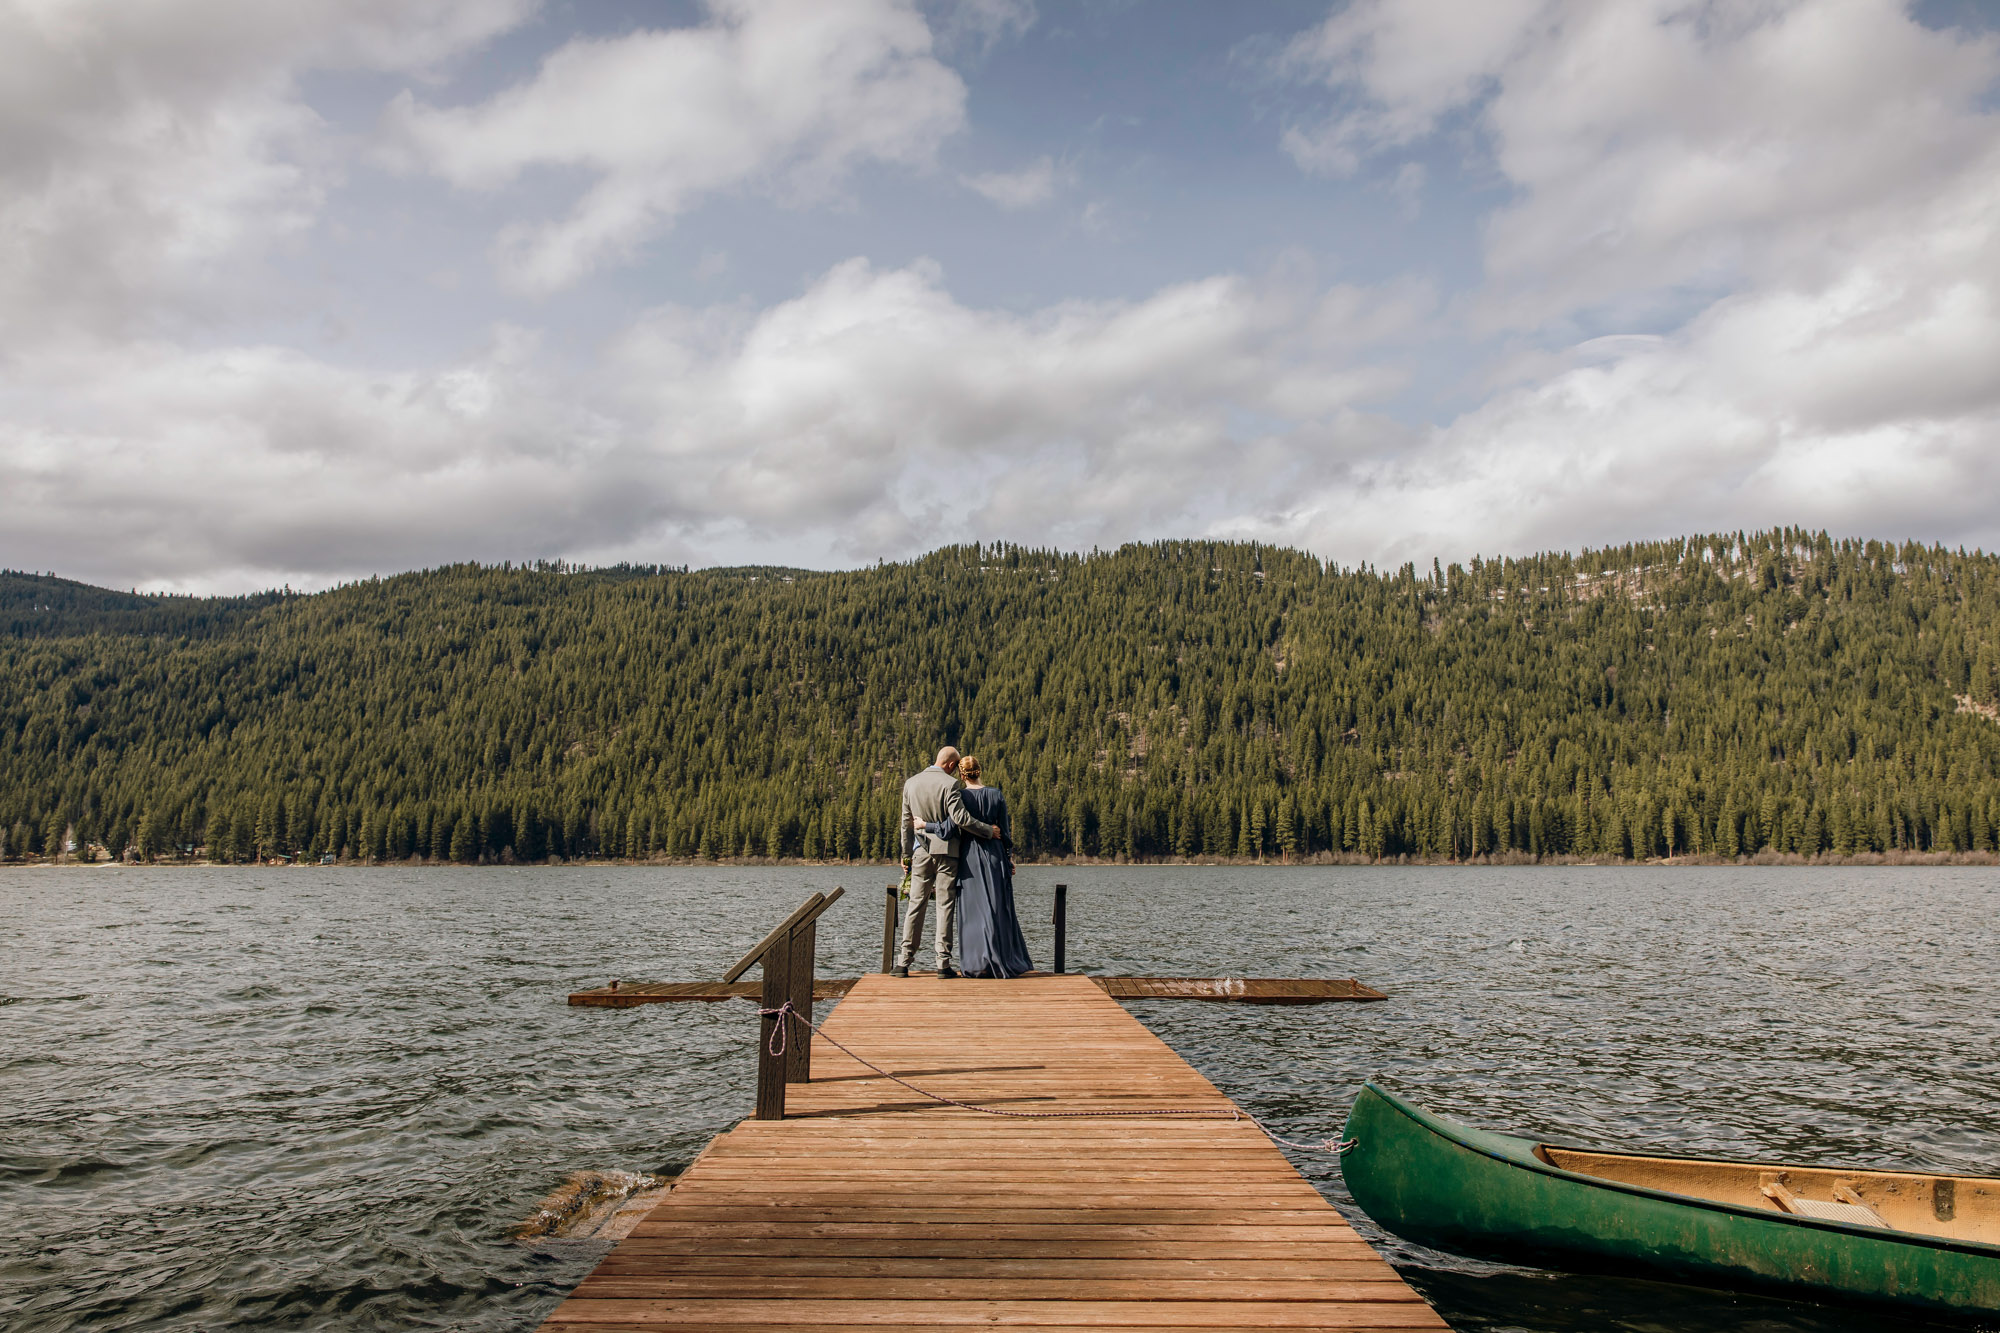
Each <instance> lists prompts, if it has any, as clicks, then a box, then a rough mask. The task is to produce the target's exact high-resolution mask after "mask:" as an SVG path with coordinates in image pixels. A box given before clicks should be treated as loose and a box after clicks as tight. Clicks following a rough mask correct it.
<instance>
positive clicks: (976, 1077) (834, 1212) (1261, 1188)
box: [544, 975, 1446, 1333]
mask: <svg viewBox="0 0 2000 1333" xmlns="http://www.w3.org/2000/svg"><path fill="white" fill-rule="evenodd" d="M822 1026H824V1027H825V1028H826V1030H827V1032H828V1033H829V1034H830V1035H831V1036H833V1037H835V1038H838V1039H839V1040H840V1041H842V1042H844V1043H846V1044H848V1045H851V1046H852V1047H854V1048H855V1050H856V1051H858V1052H859V1053H860V1054H862V1055H865V1056H867V1057H868V1058H869V1059H871V1060H873V1061H875V1062H876V1063H878V1064H880V1065H882V1066H883V1067H884V1068H886V1069H889V1070H892V1071H894V1072H895V1073H897V1074H898V1075H900V1076H901V1077H903V1078H906V1079H908V1080H909V1081H910V1082H912V1083H914V1084H917V1085H918V1086H920V1087H922V1088H925V1089H928V1090H930V1091H932V1092H936V1093H939V1094H942V1095H944V1096H947V1097H952V1098H956V1099H959V1100H962V1101H971V1102H977V1103H979V1104H980V1105H983V1106H988V1107H993V1108H996V1109H1004V1110H1011V1111H1043V1112H1053V1111H1063V1112H1078V1111H1091V1112H1108V1113H1114V1114H1112V1115H1108V1116H1104V1117H1101V1118H1077V1119H1011V1118H1001V1117H996V1116H990V1115H984V1114H981V1113H979V1112H976V1111H971V1110H964V1109H959V1108H956V1107H950V1106H941V1105H939V1104H937V1103H935V1102H932V1101H928V1100H926V1099H924V1098H922V1097H919V1096H917V1095H916V1094H914V1093H912V1092H910V1091H908V1090H907V1089H905V1088H903V1087H901V1086H898V1085H897V1084H895V1083H893V1082H890V1081H888V1080H887V1079H884V1078H882V1077H879V1076H877V1075H875V1074H873V1073H871V1072H870V1071H869V1070H868V1069H866V1068H864V1067H863V1066H861V1065H859V1064H857V1063H856V1062H855V1061H853V1060H851V1059H849V1058H848V1057H846V1056H845V1055H843V1054H841V1053H840V1052H839V1051H838V1050H836V1049H835V1048H834V1047H833V1046H832V1045H831V1044H830V1043H828V1042H827V1041H825V1040H824V1039H820V1040H816V1041H815V1042H814V1043H813V1046H812V1052H811V1058H812V1077H811V1081H809V1082H805V1083H795V1084H792V1085H791V1086H790V1088H789V1089H788V1098H787V1103H786V1118H785V1119H783V1120H748V1121H745V1122H743V1123H742V1124H739V1125H738V1126H737V1127H736V1128H734V1129H732V1130H730V1131H728V1132H727V1133H725V1134H722V1135H720V1136H719V1137H717V1138H716V1139H715V1140H714V1141H713V1142H712V1143H710V1144H709V1146H708V1148H707V1149H706V1150H705V1151H704V1152H703V1153H702V1155H701V1156H700V1157H699V1158H698V1159H697V1160H696V1162H695V1163H694V1165H693V1166H692V1167H690V1168H689V1169H688V1171H687V1172H686V1174H684V1175H683V1176H682V1177H681V1178H680V1181H679V1182H678V1183H677V1184H676V1185H675V1187H674V1189H673V1190H672V1192H671V1193H669V1194H668V1195H667V1196H666V1198H665V1199H664V1200H663V1201H662V1202H661V1203H660V1205H659V1206H658V1207H657V1208H655V1209H654V1210H653V1212H652V1213H651V1214H650V1215H649V1216H648V1217H647V1218H646V1220H645V1221H643V1222H641V1223H640V1224H639V1225H638V1227H637V1228H636V1229H635V1230H634V1231H633V1232H632V1234H631V1235H630V1236H629V1237H628V1238H627V1239H625V1240H624V1241H622V1242H621V1243H620V1244H619V1245H618V1247H617V1248H616V1249H615V1250H613V1251H612V1252H611V1253H610V1254H609V1255H608V1256H607V1257H606V1258H605V1259H604V1261H603V1262H602V1263H601V1264H600V1265H599V1266H598V1267H597V1269H596V1271H595V1272H593V1273H592V1274H591V1275H590V1276H589V1277H587V1278H585V1279H584V1281H583V1283H582V1284H581V1285H580V1286H578V1288H577V1289H576V1291H575V1293H574V1294H573V1295H572V1296H570V1298H569V1299H568V1300H566V1301H564V1302H563V1304H562V1305H560V1306H558V1307H557V1308H556V1310H555V1312H554V1313H553V1314H551V1315H550V1316H549V1319H548V1322H547V1323H546V1324H545V1325H544V1327H545V1328H547V1329H550V1330H552V1331H553V1333H636V1331H637V1330H641V1329H646V1328H657V1329H662V1330H667V1329H671V1330H673V1331H674V1333H803V1331H804V1330H807V1329H841V1328H847V1327H853V1328H856V1329H859V1328H860V1327H861V1326H866V1329H867V1333H915V1331H916V1330H945V1329H954V1330H955V1329H963V1328H967V1327H996V1326H997V1327H1005V1328H1010V1329H1037V1330H1065V1331H1067V1333H1099V1331H1102V1330H1112V1329H1116V1330H1123V1331H1125V1333H1132V1331H1133V1330H1155V1329H1157V1330H1168V1329H1173V1330H1192V1329H1229V1328H1259V1329H1285V1330H1294V1329H1342V1330H1348V1333H1358V1331H1360V1330H1369V1329H1412V1328H1418V1329H1442V1328H1445V1327H1446V1325H1445V1323H1444V1321H1443V1320H1441V1319H1440V1318H1439V1317H1438V1316H1437V1314H1436V1313H1435V1312H1433V1311H1432V1310H1431V1309H1430V1307H1429V1306H1427V1305H1425V1304H1424V1303H1423V1301H1422V1300H1421V1299H1420V1298H1419V1297H1418V1296H1417V1294H1416V1293H1415V1292H1414V1291H1412V1290H1411V1289H1410V1288H1409V1287H1408V1286H1407V1285H1406V1284H1404V1282H1403V1281H1402V1279H1400V1278H1399V1277H1397V1276H1396V1273H1395V1271H1394V1270H1393V1269H1391V1268H1390V1267H1389V1266H1388V1265H1387V1264H1386V1263H1384V1262H1383V1261H1382V1260H1381V1259H1380V1258H1379V1257H1377V1255H1376V1254H1375V1252H1374V1251H1373V1250H1372V1249H1370V1248H1369V1247H1368V1245H1367V1244H1366V1243H1365V1242H1364V1241H1362V1239H1361V1238H1360V1237H1359V1236H1358V1235H1356V1234H1355V1232H1354V1231H1353V1230H1352V1229H1351V1228H1349V1227H1348V1225H1347V1224H1346V1222H1344V1221H1343V1220H1342V1219H1341V1217H1340V1215H1339V1214H1338V1213H1336V1212H1335V1211H1334V1210H1333V1209H1332V1208H1331V1207H1330V1206H1328V1204H1327V1203H1326V1201H1325V1200H1324V1199H1322V1198H1321V1197H1320V1195H1319V1193H1318V1191H1316V1190H1315V1189H1313V1187H1312V1186H1311V1185H1310V1184H1308V1183H1307V1182H1306V1181H1305V1180H1304V1179H1303V1178H1302V1177H1301V1176H1300V1175H1299V1174H1298V1172H1297V1171H1296V1170H1294V1169H1293V1168H1292V1166H1291V1164H1290V1163H1289V1162H1287V1161H1286V1160H1285V1158H1284V1155H1283V1154H1282V1153H1280V1152H1279V1151H1278V1149H1277V1148H1276V1147H1275V1146H1273V1145H1272V1143H1271V1142H1270V1140H1269V1139H1267V1138H1266V1137H1265V1136H1264V1134H1263V1133H1262V1132H1260V1131H1259V1130H1258V1129H1257V1127H1256V1126H1255V1125H1253V1124H1251V1123H1249V1122H1248V1121H1243V1120H1229V1119H1224V1118H1219V1116H1220V1115H1226V1114H1227V1113H1228V1112H1229V1111H1230V1109H1231V1103H1230V1102H1229V1100H1228V1099H1227V1098H1225V1097H1224V1096H1223V1095H1222V1094H1221V1093H1220V1092H1218V1091H1217V1090H1216V1088H1215V1087H1214V1085H1212V1084H1211V1083H1209V1081H1208V1080H1207V1079H1205V1078H1203V1077H1202V1076H1201V1075H1200V1074H1198V1073H1196V1072H1195V1070H1194V1069H1193V1068H1191V1067H1190V1066H1189V1065H1188V1064H1187V1063H1186V1062H1185V1061H1183V1060H1181V1059H1180V1058H1179V1057H1178V1056H1176V1055H1175V1054H1174V1053H1173V1052H1172V1051H1171V1050H1169V1049H1168V1048H1167V1046H1166V1045H1165V1043H1163V1042H1161V1041H1160V1040H1159V1039H1158V1038H1157V1037H1155V1036H1154V1035H1153V1034H1152V1033H1151V1032H1149V1031H1147V1030H1146V1028H1145V1027H1143V1026H1142V1025H1141V1024H1140V1023H1139V1022H1138V1021H1137V1020H1136V1019H1134V1018H1133V1017H1132V1016H1131V1015H1129V1014H1127V1013H1126V1012H1125V1011H1124V1010H1123V1009H1122V1008H1120V1007H1119V1005H1118V1003H1117V1002H1116V1001H1115V1000H1113V999H1112V998H1111V997H1110V996H1109V995H1108V994H1106V992H1105V990H1104V989H1103V988H1102V987H1100V986H1099V985H1097V984H1096V983H1095V981H1094V980H1093V979H1091V978H1089V977H1082V976H1048V977H1031V978H1023V979H1020V980H1015V981H977V980H958V981H950V982H941V981H938V980H936V979H935V978H932V977H912V978H909V979H907V980H894V979H891V978H889V977H886V976H881V975H874V976H867V977H863V978H861V979H860V980H859V981H857V982H855V983H854V985H853V987H852V989H851V990H850V991H849V992H848V994H847V996H846V998H845V999H843V1000H842V1001H841V1002H840V1004H839V1005H838V1007H837V1008H835V1009H834V1010H833V1012H832V1013H831V1014H830V1015H829V1016H827V1018H826V1019H825V1021H824V1022H823V1024H822ZM745 1028H746V1033H753V1032H754V1031H755V1030H756V1024H755V1021H754V1019H753V1018H751V1017H750V1016H748V1015H747V1014H746V1019H745ZM747 1046H748V1042H747V1041H746V1047H747ZM745 1058H746V1060H747V1059H748V1058H749V1052H748V1050H747V1049H746V1053H745ZM1149 1110H1151V1111H1181V1112H1198V1113H1205V1114H1207V1115H1217V1116H1218V1118H1213V1119H1207V1118H1195V1117H1193V1116H1182V1117H1158V1118H1142V1117H1139V1116H1135V1115H1132V1114H1130V1113H1132V1112H1137V1111H1149ZM1337 1110H1338V1108H1335V1107H1332V1106H1329V1107H1328V1108H1327V1114H1328V1117H1329V1124H1328V1126H1327V1128H1328V1129H1329V1130H1331V1128H1332V1124H1331V1119H1332V1117H1333V1116H1335V1115H1336V1114H1337Z"/></svg>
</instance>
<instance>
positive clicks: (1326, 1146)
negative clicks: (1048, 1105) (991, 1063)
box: [757, 1000, 1359, 1157]
mask: <svg viewBox="0 0 2000 1333" xmlns="http://www.w3.org/2000/svg"><path fill="white" fill-rule="evenodd" d="M757 1013H758V1016H759V1017H762V1018H775V1019H776V1020H777V1022H776V1023H775V1024H773V1025H772V1026H773V1031H772V1033H771V1042H770V1045H769V1047H768V1048H767V1049H769V1051H770V1052H771V1055H772V1056H773V1058H775V1057H777V1056H781V1055H783V1054H784V1053H785V1041H786V1038H785V1033H787V1032H788V1031H790V1029H791V1026H792V1025H791V1023H790V1022H789V1021H787V1020H789V1019H797V1020H798V1021H799V1022H801V1023H803V1024H805V1025H806V1027H807V1028H809V1029H811V1030H812V1032H813V1033H814V1034H816V1035H817V1036H818V1037H819V1038H820V1040H822V1041H824V1042H826V1043H827V1044H828V1045H830V1046H832V1047H833V1048H834V1049H835V1050H837V1051H839V1052H841V1053H842V1054H843V1055H846V1056H847V1057H848V1058H849V1059H851V1060H854V1061H855V1062H856V1063H858V1064H862V1065H865V1066H867V1067H868V1068H869V1069H872V1070H874V1071H875V1072H876V1073H877V1074H880V1075H881V1076H882V1077H883V1078H886V1079H888V1080H889V1081H890V1082H891V1083H896V1084H900V1085H901V1086H903V1087H905V1088H908V1089H909V1090H910V1091H911V1092H914V1093H916V1094H917V1095H918V1096H919V1097H925V1098H928V1099H929V1100H931V1101H934V1102H937V1103H939V1104H940V1105H943V1106H956V1107H958V1108H959V1109H960V1110H965V1111H977V1112H979V1114H981V1115H997V1116H1006V1117H1008V1118H1010V1119H1015V1120H1124V1119H1130V1118H1138V1117H1146V1118H1162V1117H1177V1118H1180V1119H1184V1120H1248V1121H1249V1122H1250V1123H1251V1124H1253V1125H1255V1126H1256V1127H1257V1128H1258V1129H1260V1130H1262V1131H1264V1135H1265V1137H1266V1138H1268V1139H1270V1140H1271V1141H1272V1142H1273V1143H1278V1144H1282V1145H1283V1146H1285V1147H1287V1148H1296V1149H1299V1150H1300V1151H1302V1152H1325V1153H1332V1154H1333V1155H1334V1156H1336V1157H1338V1156H1340V1155H1342V1154H1344V1153H1346V1152H1348V1151H1350V1150H1351V1149H1353V1148H1354V1146H1355V1145H1356V1143H1358V1142H1359V1140H1357V1139H1324V1140H1322V1141H1320V1142H1318V1143H1301V1142H1299V1141H1297V1140H1295V1139H1288V1138H1285V1137H1284V1136H1283V1135H1281V1134H1279V1133H1278V1132H1277V1131H1276V1130H1274V1129H1272V1128H1271V1127H1270V1126H1269V1125H1267V1124H1265V1123H1264V1122H1263V1121H1262V1120H1259V1119H1258V1118H1257V1117H1256V1116H1254V1115H1252V1114H1250V1112H1248V1111H1245V1110H1243V1109H1242V1108H1241V1107H1237V1106H1231V1107H1230V1108H1229V1109H1228V1110H1227V1111H1159V1110H1155V1111H1003V1110H1001V1109H1000V1108H999V1107H996V1106H980V1105H978V1104H977V1103H975V1102H962V1101H959V1100H958V1099H957V1098H955V1097H947V1096H945V1095H944V1094H942V1093H937V1092H932V1091H930V1090H929V1089H928V1088H920V1087H918V1086H917V1085H916V1084H914V1083H912V1082H910V1081H909V1080H908V1079H906V1078H902V1077H900V1076H898V1075H895V1074H892V1073H890V1072H889V1071H888V1070H886V1069H884V1068H882V1066H880V1065H878V1064H876V1063H875V1062H874V1061H873V1060H870V1059H869V1058H868V1057H866V1056H864V1055H862V1054H860V1053H859V1052H857V1051H855V1050H854V1049H853V1048H852V1047H849V1046H847V1045H845V1044H843V1043H842V1042H841V1041H840V1039H839V1038H837V1037H832V1036H828V1035H827V1032H826V1029H824V1028H822V1027H821V1026H820V1025H819V1024H817V1023H815V1022H813V1021H812V1020H811V1019H810V1018H807V1017H806V1016H805V1015H804V1014H802V1013H800V1012H799V1011H798V1009H797V1008H796V1007H794V1006H793V1004H792V1002H791V1001H790V1000H787V1001H785V1002H784V1003H783V1004H781V1005H779V1006H778V1007H777V1008H776V1009H763V1008H760V1009H758V1010H757Z"/></svg>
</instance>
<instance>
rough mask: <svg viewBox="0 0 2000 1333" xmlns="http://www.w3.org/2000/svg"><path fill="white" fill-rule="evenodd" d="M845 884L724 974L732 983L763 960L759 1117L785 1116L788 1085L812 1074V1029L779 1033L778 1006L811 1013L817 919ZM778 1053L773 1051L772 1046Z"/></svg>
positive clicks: (813, 900)
mask: <svg viewBox="0 0 2000 1333" xmlns="http://www.w3.org/2000/svg"><path fill="white" fill-rule="evenodd" d="M845 892H846V890H845V889H841V888H835V889H834V891H833V892H832V893H815V894H813V895H812V897H810V898H808V899H806V900H805V902H803V903H801V904H800V905H799V909H798V910H797V911H796V912H793V913H792V914H791V915H790V916H788V917H786V918H785V919H784V921H783V922H782V923H780V924H779V926H778V928H777V929H776V930H773V931H772V932H771V933H770V934H769V935H766V936H765V937H764V939H763V942H762V943H760V944H758V946H757V947H756V948H754V949H752V950H751V951H750V952H749V953H746V954H744V955H743V956H742V957H741V958H739V959H737V960H736V966H734V967H732V968H730V969H729V970H728V971H727V972H725V973H723V974H722V980H723V981H724V983H725V984H726V983H732V982H734V981H735V980H736V979H737V978H738V977H740V976H742V975H743V974H744V973H745V972H748V971H749V970H750V968H751V966H752V965H753V964H756V963H760V962H761V963H762V964H763V965H764V986H763V990H762V992H761V994H760V998H761V1000H762V1008H763V1009H764V1010H765V1013H764V1016H763V1018H764V1021H763V1022H762V1023H760V1024H758V1042H759V1044H758V1047H757V1114H756V1118H757V1119H759V1120H783V1119H784V1118H785V1084H787V1083H806V1082H809V1081H811V1076H812V1063H811V1061H812V1052H811V1045H812V1029H810V1028H807V1027H805V1026H803V1025H801V1024H795V1023H789V1022H787V1026H788V1027H789V1029H790V1030H789V1031H786V1032H785V1033H783V1034H782V1036H781V1035H780V1034H779V1031H778V1023H779V1016H778V1011H779V1010H781V1009H783V1008H784V1007H785V1005H786V1004H788V1003H789V1004H790V1005H791V1006H792V1009H793V1011H794V1012H796V1013H802V1014H803V1015H804V1016H805V1017H807V1018H811V1017H812V994H813V952H814V949H815V947H816V946H817V944H818V936H819V933H818V929H817V927H816V925H815V923H816V922H817V921H818V920H819V917H820V914H821V913H822V912H824V911H826V909H827V908H829V907H831V906H833V905H834V903H836V902H838V901H839V900H840V895H841V894H843V893H845ZM774 1046H776V1047H778V1048H779V1051H780V1053H779V1054H773V1053H772V1047H774Z"/></svg>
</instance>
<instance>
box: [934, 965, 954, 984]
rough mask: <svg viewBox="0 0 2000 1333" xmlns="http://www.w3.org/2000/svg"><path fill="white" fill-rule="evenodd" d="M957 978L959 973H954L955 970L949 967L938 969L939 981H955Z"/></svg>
mask: <svg viewBox="0 0 2000 1333" xmlns="http://www.w3.org/2000/svg"><path fill="white" fill-rule="evenodd" d="M957 976H958V973H957V972H955V971H953V970H952V969H951V968H948V967H941V968H939V969H938V980H939V981H951V980H953V979H955V978H956V977H957Z"/></svg>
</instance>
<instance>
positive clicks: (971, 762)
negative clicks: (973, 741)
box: [958, 754, 979, 782]
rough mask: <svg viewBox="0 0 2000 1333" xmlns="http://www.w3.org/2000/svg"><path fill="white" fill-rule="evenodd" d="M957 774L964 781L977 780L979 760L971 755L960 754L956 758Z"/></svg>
mask: <svg viewBox="0 0 2000 1333" xmlns="http://www.w3.org/2000/svg"><path fill="white" fill-rule="evenodd" d="M958 776H959V778H960V779H961V780H963V781H966V782H977V781H979V760H978V759H977V758H976V757H975V756H973V755H969V754H967V755H960V756H959V760H958Z"/></svg>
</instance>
